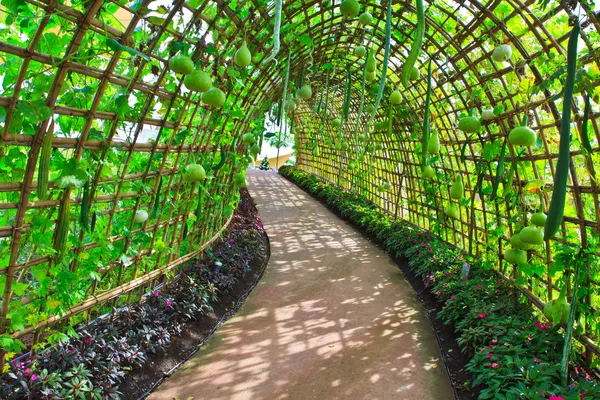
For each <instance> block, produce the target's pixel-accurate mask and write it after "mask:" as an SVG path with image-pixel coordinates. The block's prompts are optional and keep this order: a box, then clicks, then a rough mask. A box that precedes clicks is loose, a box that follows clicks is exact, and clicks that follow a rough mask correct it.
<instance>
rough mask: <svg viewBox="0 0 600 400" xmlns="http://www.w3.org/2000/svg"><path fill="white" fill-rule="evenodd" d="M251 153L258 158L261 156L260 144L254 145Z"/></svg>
mask: <svg viewBox="0 0 600 400" xmlns="http://www.w3.org/2000/svg"><path fill="white" fill-rule="evenodd" d="M250 153H251V154H254V155H255V156H256V155H257V154H259V153H260V146H259V145H258V144H256V143H254V144H253V145H252V147H250Z"/></svg>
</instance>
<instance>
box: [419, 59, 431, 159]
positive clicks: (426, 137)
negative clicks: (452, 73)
mask: <svg viewBox="0 0 600 400" xmlns="http://www.w3.org/2000/svg"><path fill="white" fill-rule="evenodd" d="M430 107H431V59H430V60H429V65H428V66H427V95H426V96H425V115H424V117H423V143H422V145H421V147H422V149H421V166H422V167H423V168H424V167H425V164H426V162H427V150H428V149H429V134H430V133H431V121H430V120H429V114H430V111H429V108H430Z"/></svg>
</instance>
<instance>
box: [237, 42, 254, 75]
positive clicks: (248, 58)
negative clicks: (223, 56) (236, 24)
mask: <svg viewBox="0 0 600 400" xmlns="http://www.w3.org/2000/svg"><path fill="white" fill-rule="evenodd" d="M233 62H234V63H235V65H237V66H238V67H242V68H246V67H247V66H248V65H250V63H251V62H252V54H250V50H248V46H247V45H246V41H245V40H244V42H243V43H242V46H241V47H240V48H239V49H237V51H236V52H235V56H234V57H233Z"/></svg>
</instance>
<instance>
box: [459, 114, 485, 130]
mask: <svg viewBox="0 0 600 400" xmlns="http://www.w3.org/2000/svg"><path fill="white" fill-rule="evenodd" d="M458 129H460V130H461V131H463V132H466V133H477V132H479V130H480V129H481V123H480V122H479V119H478V118H476V117H463V118H461V119H459V120H458Z"/></svg>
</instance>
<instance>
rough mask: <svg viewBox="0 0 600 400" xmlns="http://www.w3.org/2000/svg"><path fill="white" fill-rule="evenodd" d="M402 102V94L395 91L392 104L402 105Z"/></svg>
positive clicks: (391, 99)
mask: <svg viewBox="0 0 600 400" xmlns="http://www.w3.org/2000/svg"><path fill="white" fill-rule="evenodd" d="M401 102H402V94H401V93H400V91H399V90H398V89H396V90H394V91H393V92H392V94H391V95H390V103H392V104H400V103H401Z"/></svg>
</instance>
